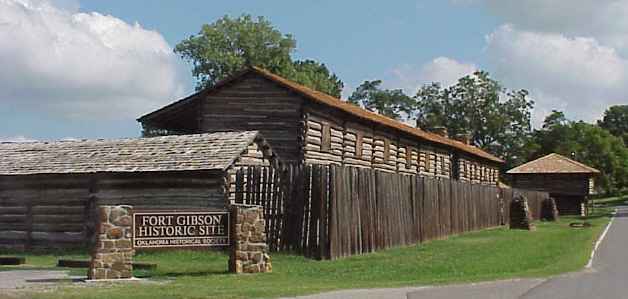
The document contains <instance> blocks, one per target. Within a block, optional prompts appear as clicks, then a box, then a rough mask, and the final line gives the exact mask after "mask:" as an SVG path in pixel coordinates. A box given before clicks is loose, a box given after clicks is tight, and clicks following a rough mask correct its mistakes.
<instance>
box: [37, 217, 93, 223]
mask: <svg viewBox="0 0 628 299" xmlns="http://www.w3.org/2000/svg"><path fill="white" fill-rule="evenodd" d="M83 221H85V217H84V216H83V215H33V224H35V223H37V224H44V223H51V224H55V223H62V224H63V223H83Z"/></svg>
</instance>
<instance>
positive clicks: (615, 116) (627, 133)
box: [598, 105, 628, 146]
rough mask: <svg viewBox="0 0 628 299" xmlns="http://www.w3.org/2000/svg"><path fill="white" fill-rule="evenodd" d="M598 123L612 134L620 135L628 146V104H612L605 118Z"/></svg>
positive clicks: (605, 113)
mask: <svg viewBox="0 0 628 299" xmlns="http://www.w3.org/2000/svg"><path fill="white" fill-rule="evenodd" d="M598 125H599V126H600V127H602V128H604V129H606V130H608V131H609V132H611V134H613V135H615V136H617V137H620V138H622V139H623V141H624V145H626V146H628V105H616V106H611V107H609V108H608V109H606V111H605V112H604V118H603V119H602V120H601V121H598Z"/></svg>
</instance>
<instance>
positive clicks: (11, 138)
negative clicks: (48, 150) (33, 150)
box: [0, 135, 37, 143]
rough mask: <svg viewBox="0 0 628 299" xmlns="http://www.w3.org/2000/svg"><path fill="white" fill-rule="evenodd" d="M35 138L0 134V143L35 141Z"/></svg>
mask: <svg viewBox="0 0 628 299" xmlns="http://www.w3.org/2000/svg"><path fill="white" fill-rule="evenodd" d="M35 141H37V140H36V139H32V138H28V137H26V136H22V135H18V136H8V137H2V136H0V143H3V142H35Z"/></svg>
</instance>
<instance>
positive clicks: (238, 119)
mask: <svg viewBox="0 0 628 299" xmlns="http://www.w3.org/2000/svg"><path fill="white" fill-rule="evenodd" d="M302 102H303V100H302V98H301V97H299V96H297V95H295V94H293V93H291V92H290V91H288V90H286V89H285V88H281V87H279V86H277V85H276V83H273V82H271V81H269V80H267V79H264V78H261V77H259V76H253V75H250V76H247V77H245V78H242V79H240V80H238V81H237V82H232V83H231V86H230V87H229V88H221V89H219V90H217V91H216V92H214V93H212V94H210V95H207V96H206V98H204V99H203V100H202V101H201V109H200V116H198V117H199V123H200V124H199V131H200V132H218V131H242V130H258V131H260V132H261V133H262V135H263V136H264V138H265V139H266V140H267V141H268V143H269V144H270V145H271V147H272V148H273V151H275V152H276V153H277V154H278V156H279V157H281V159H283V160H284V161H286V162H295V161H298V160H299V159H301V148H300V147H299V146H298V144H299V138H300V135H299V133H300V132H301V131H302V127H301V126H302V124H301V121H302V118H301V105H302ZM193 117H196V116H193Z"/></svg>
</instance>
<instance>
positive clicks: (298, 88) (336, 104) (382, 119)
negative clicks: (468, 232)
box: [138, 66, 504, 163]
mask: <svg viewBox="0 0 628 299" xmlns="http://www.w3.org/2000/svg"><path fill="white" fill-rule="evenodd" d="M249 73H255V74H258V75H260V76H262V77H264V78H266V79H268V80H270V81H273V82H275V83H277V84H279V85H280V86H283V87H284V88H287V89H289V90H291V91H293V92H295V93H297V94H300V95H301V96H303V97H304V98H305V99H308V100H311V101H314V102H316V103H319V104H323V105H326V106H329V107H333V108H336V109H339V110H341V111H344V112H346V113H349V114H351V115H353V116H356V117H358V118H361V119H364V120H367V121H373V122H376V123H378V124H380V125H383V126H386V127H389V128H393V129H397V130H399V131H402V132H405V133H407V134H409V135H411V136H415V137H418V138H420V139H423V140H427V141H430V142H433V143H437V144H442V145H445V146H447V147H451V148H455V149H458V150H460V151H462V152H466V153H468V154H471V155H473V156H476V157H480V158H483V159H487V160H489V161H493V162H496V163H504V160H502V159H500V158H498V157H496V156H494V155H491V154H489V153H487V152H485V151H483V150H482V149H480V148H477V147H475V146H472V145H469V144H466V143H463V142H460V141H457V140H453V139H449V138H446V137H443V136H440V135H437V134H434V133H430V132H426V131H423V130H421V129H418V128H415V127H411V126H408V125H406V124H404V123H402V122H400V121H397V120H394V119H392V118H388V117H386V116H383V115H380V114H377V113H374V112H370V111H368V110H365V109H362V108H360V107H358V106H356V105H353V104H350V103H348V102H346V101H343V100H341V99H338V98H335V97H333V96H330V95H328V94H325V93H322V92H319V91H316V90H313V89H311V88H309V87H306V86H304V85H301V84H299V83H296V82H294V81H291V80H288V79H286V78H283V77H281V76H278V75H275V74H273V73H271V72H269V71H267V70H264V69H262V68H259V67H255V66H254V67H250V68H247V69H245V70H243V71H240V72H238V73H236V74H234V75H232V76H230V77H228V78H226V79H224V80H221V81H220V82H218V83H217V84H215V85H214V86H213V87H212V88H209V89H205V90H203V91H200V92H198V93H195V94H193V95H190V96H188V97H186V98H183V99H181V100H179V101H176V102H174V103H172V104H170V105H167V106H165V107H163V108H161V109H159V110H156V111H153V112H151V113H149V114H146V115H144V116H142V117H140V118H138V121H139V122H144V121H149V120H151V119H153V118H156V117H158V116H159V115H161V114H163V113H165V112H167V111H169V110H170V109H176V108H178V107H181V106H182V105H185V104H187V103H190V102H192V101H195V100H197V99H199V98H202V97H203V96H205V95H208V94H210V93H212V92H214V91H216V90H218V89H220V88H221V87H223V86H225V85H227V84H229V83H231V82H233V81H235V80H237V79H238V78H241V77H243V76H245V75H246V74H249Z"/></svg>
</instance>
